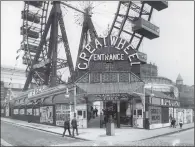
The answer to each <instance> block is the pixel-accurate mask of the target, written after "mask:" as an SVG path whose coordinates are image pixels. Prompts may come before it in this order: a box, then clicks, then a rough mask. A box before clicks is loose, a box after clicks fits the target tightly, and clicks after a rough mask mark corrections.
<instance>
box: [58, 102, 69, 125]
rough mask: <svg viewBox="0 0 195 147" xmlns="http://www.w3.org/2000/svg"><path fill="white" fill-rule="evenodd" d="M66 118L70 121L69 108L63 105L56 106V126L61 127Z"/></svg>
mask: <svg viewBox="0 0 195 147" xmlns="http://www.w3.org/2000/svg"><path fill="white" fill-rule="evenodd" d="M66 118H69V119H70V106H69V105H63V104H57V105H56V125H57V126H63V125H64V120H65V119H66Z"/></svg>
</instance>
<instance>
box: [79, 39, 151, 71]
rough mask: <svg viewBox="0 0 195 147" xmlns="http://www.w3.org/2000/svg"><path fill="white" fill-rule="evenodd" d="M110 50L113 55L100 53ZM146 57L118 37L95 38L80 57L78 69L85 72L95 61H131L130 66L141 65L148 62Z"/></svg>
mask: <svg viewBox="0 0 195 147" xmlns="http://www.w3.org/2000/svg"><path fill="white" fill-rule="evenodd" d="M107 48H109V49H110V50H113V51H114V52H113V53H110V52H109V53H100V54H98V53H97V52H99V51H100V50H104V49H107ZM146 58H147V57H146V55H145V54H144V53H140V52H138V51H136V50H134V49H133V47H132V46H131V44H129V43H128V42H127V41H126V40H124V39H122V38H120V37H116V36H107V37H103V38H100V37H99V38H95V39H94V40H92V41H91V42H90V43H89V44H87V45H86V46H85V47H84V49H83V50H82V52H81V53H80V55H79V63H78V69H81V70H85V69H87V68H88V67H89V63H90V61H91V60H93V61H121V60H129V61H130V64H131V65H132V64H140V61H142V62H146V60H147V59H146Z"/></svg>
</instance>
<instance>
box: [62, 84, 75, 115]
mask: <svg viewBox="0 0 195 147" xmlns="http://www.w3.org/2000/svg"><path fill="white" fill-rule="evenodd" d="M73 92H74V94H73V98H74V117H76V86H74V87H73ZM64 96H65V98H69V97H70V93H69V89H68V88H66V93H65V95H64Z"/></svg>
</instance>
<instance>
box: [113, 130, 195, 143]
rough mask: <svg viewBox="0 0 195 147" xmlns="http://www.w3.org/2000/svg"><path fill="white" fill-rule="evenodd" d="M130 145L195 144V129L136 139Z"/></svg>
mask: <svg viewBox="0 0 195 147" xmlns="http://www.w3.org/2000/svg"><path fill="white" fill-rule="evenodd" d="M117 145H122V144H117ZM128 145H130V146H133V145H135V146H194V129H190V130H187V131H184V132H180V133H175V134H172V135H166V136H162V137H158V138H153V139H147V140H143V141H136V142H133V143H130V144H128Z"/></svg>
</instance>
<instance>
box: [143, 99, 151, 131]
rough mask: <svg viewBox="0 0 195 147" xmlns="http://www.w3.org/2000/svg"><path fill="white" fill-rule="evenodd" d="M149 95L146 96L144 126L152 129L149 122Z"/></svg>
mask: <svg viewBox="0 0 195 147" xmlns="http://www.w3.org/2000/svg"><path fill="white" fill-rule="evenodd" d="M149 113H150V112H149V97H145V112H144V128H145V129H150V123H149Z"/></svg>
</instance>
